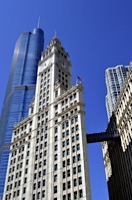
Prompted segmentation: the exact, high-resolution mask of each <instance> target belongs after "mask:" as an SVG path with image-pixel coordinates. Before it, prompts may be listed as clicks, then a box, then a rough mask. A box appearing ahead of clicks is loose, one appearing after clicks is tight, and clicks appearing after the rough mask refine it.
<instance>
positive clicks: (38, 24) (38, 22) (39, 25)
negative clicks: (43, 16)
mask: <svg viewBox="0 0 132 200" xmlns="http://www.w3.org/2000/svg"><path fill="white" fill-rule="evenodd" d="M38 28H40V17H39V18H38Z"/></svg>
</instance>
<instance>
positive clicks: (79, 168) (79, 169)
mask: <svg viewBox="0 0 132 200" xmlns="http://www.w3.org/2000/svg"><path fill="white" fill-rule="evenodd" d="M79 172H81V165H79V166H78V173H79Z"/></svg>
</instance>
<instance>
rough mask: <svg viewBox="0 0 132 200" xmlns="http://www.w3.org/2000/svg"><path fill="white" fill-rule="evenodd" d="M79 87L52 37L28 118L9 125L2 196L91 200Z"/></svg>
mask: <svg viewBox="0 0 132 200" xmlns="http://www.w3.org/2000/svg"><path fill="white" fill-rule="evenodd" d="M84 116H85V112H84V102H83V87H82V85H81V84H77V85H76V86H74V87H72V83H71V64H70V61H69V56H68V53H67V52H65V50H64V48H63V47H62V46H61V43H60V41H59V40H58V39H57V38H53V39H52V40H51V42H50V44H49V46H48V47H47V49H46V50H45V51H44V52H43V53H42V57H41V61H40V62H39V67H38V76H37V85H36V94H35V98H34V100H33V101H32V104H31V106H30V109H29V116H28V118H26V119H24V120H23V121H21V122H20V123H19V124H17V125H15V127H14V134H13V139H12V144H11V149H10V151H11V153H10V159H9V167H8V173H7V180H6V186H5V192H4V198H3V200H8V199H10V200H38V199H41V200H74V199H81V200H90V199H91V197H90V186H89V172H88V160H87V148H86V146H87V144H86V131H85V122H84Z"/></svg>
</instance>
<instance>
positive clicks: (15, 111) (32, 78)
mask: <svg viewBox="0 0 132 200" xmlns="http://www.w3.org/2000/svg"><path fill="white" fill-rule="evenodd" d="M43 44H44V34H43V31H42V30H41V29H40V28H36V29H34V30H33V32H32V33H31V32H25V33H22V34H21V35H20V37H19V39H18V41H17V43H16V46H15V50H14V55H13V60H12V65H11V71H10V75H9V80H8V85H7V89H6V94H5V99H4V103H3V108H2V112H1V117H0V199H1V198H2V195H3V192H4V184H5V178H6V171H7V166H8V157H9V146H10V143H11V139H12V129H13V126H14V124H15V123H17V122H19V121H20V120H21V119H23V118H25V117H26V116H27V115H28V109H29V105H30V103H31V101H32V99H33V97H34V95H35V85H36V78H37V68H38V61H39V60H40V57H41V52H42V51H43Z"/></svg>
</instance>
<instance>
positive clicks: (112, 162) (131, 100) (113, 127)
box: [102, 63, 132, 200]
mask: <svg viewBox="0 0 132 200" xmlns="http://www.w3.org/2000/svg"><path fill="white" fill-rule="evenodd" d="M114 132H117V133H118V134H119V138H118V139H116V140H113V141H109V142H103V144H102V147H103V157H104V164H105V171H106V178H107V183H108V190H109V196H110V200H117V199H119V200H129V199H132V63H131V67H130V68H129V72H128V74H127V77H126V80H125V82H124V85H123V88H122V91H121V93H120V95H119V97H118V100H117V102H116V105H115V109H114V112H113V114H112V117H111V118H110V122H109V124H108V128H107V133H108V134H112V133H114Z"/></svg>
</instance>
